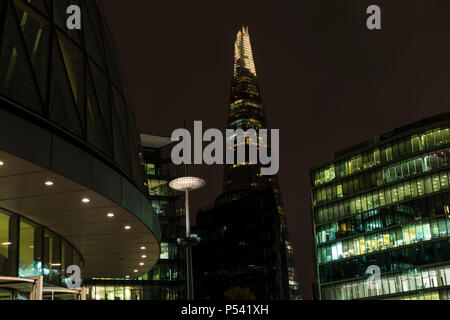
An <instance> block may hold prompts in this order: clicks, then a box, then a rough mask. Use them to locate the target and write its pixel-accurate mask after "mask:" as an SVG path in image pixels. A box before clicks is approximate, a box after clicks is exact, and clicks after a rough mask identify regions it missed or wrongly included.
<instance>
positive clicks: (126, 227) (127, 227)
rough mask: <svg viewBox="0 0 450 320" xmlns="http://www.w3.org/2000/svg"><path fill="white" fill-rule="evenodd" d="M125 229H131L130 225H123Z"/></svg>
mask: <svg viewBox="0 0 450 320" xmlns="http://www.w3.org/2000/svg"><path fill="white" fill-rule="evenodd" d="M123 228H124V229H125V230H131V226H125V227H123Z"/></svg>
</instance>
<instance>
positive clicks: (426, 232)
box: [423, 221, 431, 240]
mask: <svg viewBox="0 0 450 320" xmlns="http://www.w3.org/2000/svg"><path fill="white" fill-rule="evenodd" d="M423 236H424V239H425V240H430V239H431V228H430V222H429V221H427V222H424V224H423Z"/></svg>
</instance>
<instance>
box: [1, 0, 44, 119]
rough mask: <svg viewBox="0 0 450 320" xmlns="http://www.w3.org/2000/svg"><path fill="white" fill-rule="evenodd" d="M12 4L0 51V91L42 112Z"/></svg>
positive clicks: (40, 101)
mask: <svg viewBox="0 0 450 320" xmlns="http://www.w3.org/2000/svg"><path fill="white" fill-rule="evenodd" d="M13 10H14V9H13V8H12V6H8V12H7V17H6V22H5V23H6V24H5V29H4V32H3V38H2V47H1V52H0V92H1V93H3V94H5V95H6V96H8V97H9V98H11V99H13V100H16V101H17V102H18V103H20V104H22V105H24V106H25V107H27V108H30V109H31V110H33V111H34V112H37V113H39V114H43V113H44V112H43V105H42V100H41V97H40V95H39V91H38V88H37V86H36V82H35V80H34V74H33V72H32V65H31V62H30V60H29V57H28V53H27V50H26V48H25V47H24V46H23V39H22V38H21V32H20V30H19V22H18V20H17V17H16V16H15V12H14V11H13Z"/></svg>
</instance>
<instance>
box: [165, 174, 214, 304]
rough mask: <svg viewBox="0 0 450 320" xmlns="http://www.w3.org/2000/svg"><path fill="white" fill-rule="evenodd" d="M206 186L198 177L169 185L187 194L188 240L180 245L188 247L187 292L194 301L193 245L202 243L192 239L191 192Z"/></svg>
mask: <svg viewBox="0 0 450 320" xmlns="http://www.w3.org/2000/svg"><path fill="white" fill-rule="evenodd" d="M205 185H206V182H205V180H203V179H201V178H196V177H182V178H178V179H175V180H173V181H171V182H170V183H169V186H170V187H171V188H172V189H173V190H176V191H183V192H185V200H186V238H184V239H178V243H179V244H181V245H184V246H186V291H187V300H194V283H193V282H194V280H193V272H192V245H196V244H198V243H199V242H200V239H199V238H192V237H191V222H190V217H189V191H193V190H197V189H200V188H202V187H204V186H205Z"/></svg>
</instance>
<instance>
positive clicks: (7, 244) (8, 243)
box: [2, 242, 12, 246]
mask: <svg viewBox="0 0 450 320" xmlns="http://www.w3.org/2000/svg"><path fill="white" fill-rule="evenodd" d="M10 245H12V242H3V243H2V246H10Z"/></svg>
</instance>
